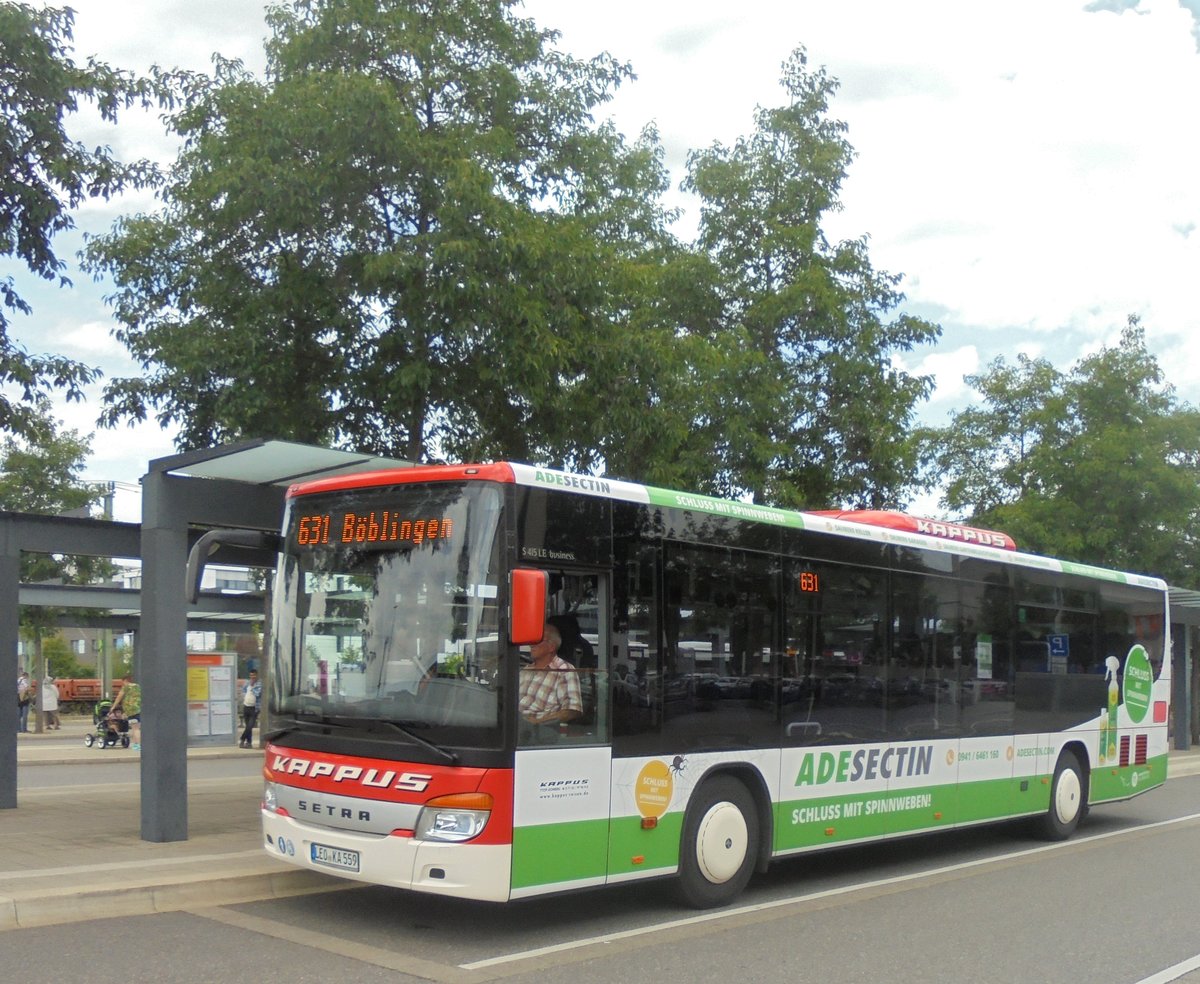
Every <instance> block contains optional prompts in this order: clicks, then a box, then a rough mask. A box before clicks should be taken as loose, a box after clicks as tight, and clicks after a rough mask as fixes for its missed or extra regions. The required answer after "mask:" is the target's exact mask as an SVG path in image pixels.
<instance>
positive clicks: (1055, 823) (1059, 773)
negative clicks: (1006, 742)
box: [1041, 752, 1087, 841]
mask: <svg viewBox="0 0 1200 984" xmlns="http://www.w3.org/2000/svg"><path fill="white" fill-rule="evenodd" d="M1086 815H1087V779H1086V778H1085V775H1084V771H1083V767H1082V766H1080V764H1079V759H1078V758H1076V757H1075V753H1074V752H1063V753H1062V755H1061V756H1060V757H1059V760H1058V765H1057V766H1056V767H1055V769H1054V780H1053V781H1052V782H1051V784H1050V808H1049V809H1048V810H1047V811H1046V813H1045V815H1044V816H1043V817H1042V822H1041V834H1042V836H1043V837H1045V838H1046V839H1047V840H1056V841H1059V840H1066V839H1067V838H1068V837H1070V836H1071V835H1072V834H1073V833H1075V828H1076V827H1078V826H1079V821H1080V820H1082V819H1083V818H1084V816H1086Z"/></svg>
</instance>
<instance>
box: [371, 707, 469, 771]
mask: <svg viewBox="0 0 1200 984" xmlns="http://www.w3.org/2000/svg"><path fill="white" fill-rule="evenodd" d="M376 723H377V724H386V725H387V726H388V727H389V728H395V729H396V730H397V731H399V732H400V734H402V735H404V736H405V737H407V738H411V739H412V740H413V741H415V742H416V743H417V744H418V745H421V746H423V747H425V748H428V749H429V750H430V751H431V752H433V753H434V754H436V755H440V756H442V758H444V759H445V760H446V762H447V764H448V765H454V764H456V763H457V762H458V755H457V754H456V753H454V752H451V751H448V750H447V749H445V748H442V746H441V745H435V744H434V743H433V742H431V741H429V739H427V738H422V737H421V736H420V735H419V734H417V733H416V732H415V731H412V730H410V729H409V728H406V727H404V725H402V724H397V723H396V722H395V721H389V720H387V719H385V718H378V719H377V721H376Z"/></svg>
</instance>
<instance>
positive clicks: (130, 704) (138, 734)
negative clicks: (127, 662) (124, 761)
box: [109, 673, 142, 752]
mask: <svg viewBox="0 0 1200 984" xmlns="http://www.w3.org/2000/svg"><path fill="white" fill-rule="evenodd" d="M118 711H120V712H121V713H122V714H124V715H125V720H126V721H128V722H129V740H130V741H131V742H132V743H133V744H132V745H131V746H130V747H131V748H132V749H133V750H134V751H135V752H136V751H139V750H140V749H141V747H142V688H141V687H139V686H138V685H137V684H136V683H134V682H133V674H132V673H126V674H125V680H124V682H123V683H122V684H121V692H120V693H119V694H117V699H116V700H115V701H114V702H113V706H112V710H111V711H110V712H109V713H110V714H115V713H117V712H118Z"/></svg>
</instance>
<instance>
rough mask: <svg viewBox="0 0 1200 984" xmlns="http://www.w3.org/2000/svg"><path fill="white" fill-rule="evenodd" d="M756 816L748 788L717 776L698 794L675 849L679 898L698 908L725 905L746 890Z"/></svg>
mask: <svg viewBox="0 0 1200 984" xmlns="http://www.w3.org/2000/svg"><path fill="white" fill-rule="evenodd" d="M758 838H759V829H758V811H757V810H756V809H755V806H754V798H753V797H752V796H751V795H750V791H749V790H748V789H746V787H745V786H744V785H743V784H742V783H740V782H738V780H736V779H734V778H733V777H732V776H715V777H713V778H712V779H709V780H707V781H706V782H705V783H704V784H703V785H702V786H701V787H700V789H698V790H697V791H696V795H695V796H694V797H693V799H692V803H691V805H690V806H689V807H688V811H687V816H686V817H685V819H684V823H683V838H682V841H681V843H680V846H679V895H680V897H681V899H682V900H683V902H684V903H686V904H687V905H690V906H692V907H693V908H696V909H712V908H715V907H717V906H722V905H728V904H729V903H730V902H732V901H733V900H734V899H735V898H737V897H738V895H740V894H741V892H742V890H743V889H744V888H745V887H746V883H747V882H749V881H750V876H751V875H752V874H753V873H754V865H755V861H756V859H757V857H758Z"/></svg>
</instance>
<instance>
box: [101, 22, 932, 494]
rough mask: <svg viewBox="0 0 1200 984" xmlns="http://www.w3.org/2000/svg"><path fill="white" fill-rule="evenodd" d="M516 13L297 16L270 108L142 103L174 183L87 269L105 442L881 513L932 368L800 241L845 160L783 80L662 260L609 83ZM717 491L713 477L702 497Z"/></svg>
mask: <svg viewBox="0 0 1200 984" xmlns="http://www.w3.org/2000/svg"><path fill="white" fill-rule="evenodd" d="M514 6H515V2H514V0H450V2H438V3H435V2H433V0H294V2H292V3H291V4H290V5H289V6H277V7H273V8H271V10H270V12H269V23H270V25H271V29H272V36H271V38H270V39H269V41H268V45H267V54H268V64H267V71H266V76H265V78H263V79H257V78H254V77H252V76H251V75H250V74H248V73H247V72H246V71H245V70H244V69H243V68H242V66H241V65H239V64H237V63H234V62H228V61H224V60H221V59H217V61H216V66H215V71H214V73H213V75H212V76H211V77H209V76H207V75H202V74H191V73H168V74H163V75H161V76H160V77H159V78H158V83H159V85H160V86H161V88H162V89H163V90H164V91H166V92H169V93H170V94H171V98H172V99H173V100H174V103H175V106H176V108H175V110H174V112H173V113H172V114H171V115H170V117H169V126H170V128H171V129H172V130H173V131H174V132H175V133H177V134H179V135H180V136H181V137H182V138H183V140H184V148H183V151H182V153H181V155H180V157H179V159H178V161H177V162H176V165H175V166H174V168H173V169H172V171H171V173H170V175H169V179H168V181H167V182H166V184H165V186H164V187H163V189H162V192H161V194H162V208H161V210H159V211H158V212H156V213H154V214H149V215H138V216H132V217H128V218H126V219H124V220H122V221H121V222H120V223H119V224H118V225H117V227H116V228H115V229H114V230H113V231H112V232H111V234H109V235H107V236H105V237H102V238H100V239H97V240H94V241H92V242H91V243H90V244H89V247H88V251H87V265H88V266H89V267H90V268H91V269H93V270H94V271H96V272H103V273H107V274H108V275H110V276H111V278H112V281H113V282H114V284H115V285H116V290H115V293H114V294H113V295H112V297H111V300H112V303H113V305H114V309H115V313H116V317H117V320H118V322H119V325H120V327H119V329H118V331H117V335H118V338H119V339H120V340H121V341H122V342H123V343H124V344H125V345H126V346H127V348H128V349H129V351H130V352H131V353H132V354H133V356H134V357H135V358H136V359H137V360H138V361H139V362H140V363H141V365H142V367H143V369H144V370H145V371H144V373H143V374H142V375H140V376H137V377H131V378H125V379H116V380H113V381H112V382H111V383H110V384H109V386H108V387H107V389H106V392H105V401H106V402H105V411H104V417H103V420H102V422H103V423H105V424H109V425H113V424H116V423H118V422H120V421H122V420H141V419H144V418H145V417H147V416H148V415H150V414H154V415H155V416H156V417H157V418H158V419H159V420H160V421H161V422H162V423H163V424H167V425H177V426H178V427H179V428H180V434H181V437H180V446H181V449H186V448H191V447H196V446H203V445H207V444H210V443H213V442H221V441H229V440H235V439H239V438H243V437H250V436H254V437H276V438H286V439H291V440H298V441H305V442H312V443H322V444H324V443H330V444H334V445H338V446H351V447H354V448H356V449H359V450H370V451H374V452H376V453H380V454H387V455H395V456H398V457H403V458H407V459H409V460H413V461H424V460H439V459H457V460H478V459H487V458H499V457H511V458H515V459H518V460H526V461H536V462H541V463H545V464H552V465H560V466H563V467H571V468H576V469H580V470H593V469H601V468H603V469H605V470H607V471H608V472H609V473H610V474H616V475H621V476H624V477H628V478H633V479H638V480H642V481H647V482H653V483H655V484H662V485H674V486H684V487H694V488H700V489H704V490H709V491H716V492H731V493H736V494H745V493H750V494H752V495H754V496H755V497H756V498H759V499H763V500H771V501H776V502H781V503H784V504H796V503H805V504H821V505H824V504H827V503H832V502H839V501H853V502H861V503H864V504H866V503H869V504H885V503H890V502H892V501H893V500H894V499H895V498H896V496H897V495H898V494H899V489H900V488H901V486H902V485H903V483H904V481H905V479H906V478H908V477H909V475H910V472H911V467H912V463H913V460H914V459H913V458H912V455H911V452H910V449H909V448H908V447H907V445H906V444H905V440H904V438H905V434H906V431H907V429H908V425H909V423H910V417H911V413H912V410H913V407H914V405H915V403H916V402H917V401H918V400H919V399H920V398H922V397H923V396H924V395H925V394H926V393H927V390H928V380H925V379H923V378H916V377H912V376H910V375H908V374H907V373H905V372H903V371H902V370H900V369H898V368H896V366H895V365H894V363H895V361H896V359H895V356H896V354H897V353H898V352H900V351H902V350H905V349H908V348H911V347H913V346H915V345H918V344H920V343H922V342H925V341H929V340H931V339H932V338H934V337H936V334H937V329H936V328H934V327H933V326H931V325H928V324H926V323H925V322H921V321H918V320H915V319H911V318H905V317H899V318H893V319H892V320H888V317H889V314H890V312H892V310H893V309H894V308H895V307H896V306H897V305H898V304H899V303H900V300H901V295H900V294H899V293H898V292H897V283H898V278H896V277H894V276H891V275H888V274H882V273H878V272H876V271H874V270H873V269H872V267H871V264H870V262H869V259H868V257H867V250H866V242H865V240H856V241H853V242H848V243H837V244H830V243H829V242H827V241H826V238H825V236H824V234H823V232H822V230H821V221H822V218H823V216H824V215H825V214H827V213H828V212H829V211H830V210H831V209H834V208H836V207H837V194H838V189H839V186H840V182H841V180H842V178H843V176H844V173H845V167H846V164H847V162H848V161H849V159H850V154H851V151H850V149H849V146H848V145H847V144H846V143H845V140H844V137H843V130H844V127H843V125H842V124H840V123H837V122H836V121H831V120H829V119H828V118H827V101H828V97H829V94H830V93H831V92H832V91H833V89H834V83H832V82H831V81H830V80H829V79H828V78H827V77H826V76H825V74H824V73H823V72H818V73H810V72H808V71H807V69H806V67H805V62H804V57H803V53H802V52H800V53H798V54H797V56H796V57H795V58H793V59H792V60H791V61H790V62H789V63H788V64H787V66H785V74H784V79H783V82H784V88H785V90H786V92H787V96H788V105H786V106H784V107H783V108H781V109H777V110H770V111H762V112H760V113H759V116H758V118H757V124H758V130H757V132H756V133H755V135H754V137H753V138H751V139H749V140H745V141H740V142H739V143H738V144H737V145H736V146H735V147H734V148H733V149H732V150H725V149H723V148H720V147H714V148H711V149H710V150H708V151H704V152H701V153H698V154H696V155H693V157H692V159H691V162H690V173H689V178H688V187H690V188H691V189H692V190H694V191H696V192H697V193H698V194H699V195H700V196H701V198H702V199H703V201H704V215H703V219H702V229H701V235H700V239H699V241H698V242H697V243H695V244H692V245H685V244H683V243H681V242H679V240H678V239H677V238H676V237H675V235H674V234H673V232H672V222H673V221H674V219H675V218H676V216H675V214H674V213H672V212H671V211H670V210H668V209H667V208H665V207H664V205H663V204H662V198H663V194H664V192H665V191H666V190H667V187H668V177H667V172H666V169H665V167H664V164H663V151H662V148H661V146H660V144H659V140H658V135H657V131H656V130H655V129H654V128H653V127H649V128H647V129H646V130H645V131H644V132H643V133H642V134H641V135H640V136H639V137H638V138H637V139H636V140H634V141H629V140H627V139H626V138H625V137H624V136H622V135H621V134H620V133H619V132H617V131H616V129H615V128H614V127H613V125H612V124H611V123H610V122H605V121H598V120H597V119H596V115H597V113H598V111H599V110H600V108H601V107H602V106H603V104H604V103H605V101H606V100H608V99H609V98H610V96H611V94H612V93H613V91H614V90H615V89H616V88H617V87H618V86H619V85H621V84H623V83H624V82H625V81H626V80H628V79H629V78H630V77H631V74H632V73H631V71H630V68H629V66H627V65H624V64H622V63H620V62H618V61H616V60H615V59H613V58H612V57H610V56H608V55H602V56H599V57H596V58H593V59H591V60H580V59H578V58H575V57H572V56H568V55H565V54H563V53H562V52H560V51H558V50H557V49H556V48H555V47H554V45H555V42H556V40H557V35H556V34H555V33H554V32H553V31H547V30H542V29H540V28H538V27H537V26H536V25H535V24H534V23H533V22H532V21H529V20H525V19H521V18H520V17H518V16H516V15H515V14H514V13H513V9H512V8H514ZM714 476H716V477H715V478H714Z"/></svg>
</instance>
